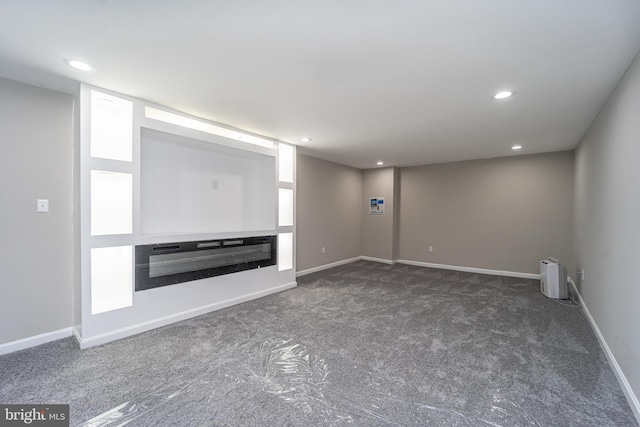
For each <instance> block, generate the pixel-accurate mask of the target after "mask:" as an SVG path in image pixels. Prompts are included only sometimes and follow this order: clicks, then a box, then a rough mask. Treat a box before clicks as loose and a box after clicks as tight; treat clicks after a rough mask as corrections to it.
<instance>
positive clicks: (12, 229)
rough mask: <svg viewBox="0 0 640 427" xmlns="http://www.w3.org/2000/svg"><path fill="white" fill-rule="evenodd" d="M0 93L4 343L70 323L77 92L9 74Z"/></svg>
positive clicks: (0, 332) (0, 336)
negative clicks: (43, 208)
mask: <svg viewBox="0 0 640 427" xmlns="http://www.w3.org/2000/svg"><path fill="white" fill-rule="evenodd" d="M0 93H1V94H2V95H1V96H0V136H1V138H2V142H1V143H0V174H1V175H0V176H1V177H2V179H0V194H1V195H2V209H0V226H1V227H2V233H1V234H2V239H3V244H2V245H0V271H1V272H2V277H1V279H0V293H1V295H2V297H1V298H0V344H2V343H7V342H11V341H15V340H18V339H22V338H26V337H30V336H35V335H39V334H43V333H47V332H52V331H56V330H59V329H63V328H67V327H70V326H72V323H73V319H72V318H73V307H72V305H73V283H72V282H73V274H72V269H73V261H72V259H73V258H72V257H73V249H72V245H73V220H72V215H73V211H72V207H73V192H72V187H73V185H72V179H73V173H72V149H73V97H72V96H70V95H65V94H61V93H58V92H53V91H49V90H45V89H40V88H36V87H33V86H28V85H25V84H22V83H17V82H13V81H10V80H5V79H0ZM37 199H47V200H49V212H48V213H37V212H36V200H37Z"/></svg>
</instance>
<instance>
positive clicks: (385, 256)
mask: <svg viewBox="0 0 640 427" xmlns="http://www.w3.org/2000/svg"><path fill="white" fill-rule="evenodd" d="M394 177H395V168H382V169H365V170H363V171H362V191H363V198H362V213H363V215H362V255H363V256H367V257H372V258H378V259H382V260H387V261H393V259H394V234H393V231H394V216H395V211H394V200H395V194H394V182H395V181H394ZM379 197H384V205H385V208H384V215H381V214H372V213H371V211H370V199H371V198H379Z"/></svg>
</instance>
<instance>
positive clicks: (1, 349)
mask: <svg viewBox="0 0 640 427" xmlns="http://www.w3.org/2000/svg"><path fill="white" fill-rule="evenodd" d="M72 329H73V328H71V327H69V328H64V329H58V330H57V331H51V332H46V333H44V334H40V335H35V336H32V337H27V338H23V339H21V340H16V341H11V342H8V343H5V344H0V355H2V354H8V353H13V352H14V351H20V350H24V349H26V348H30V347H35V346H37V345H40V344H45V343H48V342H51V341H55V340H59V339H62V338H67V337H70V336H71V335H72V333H73V332H72Z"/></svg>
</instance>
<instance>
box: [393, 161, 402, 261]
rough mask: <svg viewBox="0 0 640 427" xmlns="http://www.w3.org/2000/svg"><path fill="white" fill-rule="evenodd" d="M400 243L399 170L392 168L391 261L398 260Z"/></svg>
mask: <svg viewBox="0 0 640 427" xmlns="http://www.w3.org/2000/svg"><path fill="white" fill-rule="evenodd" d="M399 241H400V169H399V168H393V247H392V248H391V259H393V260H396V259H398V244H399Z"/></svg>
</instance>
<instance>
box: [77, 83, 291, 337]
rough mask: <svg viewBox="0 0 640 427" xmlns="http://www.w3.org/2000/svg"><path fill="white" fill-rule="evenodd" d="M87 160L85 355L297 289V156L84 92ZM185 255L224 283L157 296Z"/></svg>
mask: <svg viewBox="0 0 640 427" xmlns="http://www.w3.org/2000/svg"><path fill="white" fill-rule="evenodd" d="M79 152H80V154H79V155H80V175H81V176H80V193H81V194H80V199H81V200H80V207H81V303H80V304H81V313H82V315H81V321H80V322H79V324H78V325H76V329H77V330H76V335H77V336H78V338H79V340H80V344H81V346H82V347H83V348H84V347H90V346H92V345H97V344H101V343H104V342H108V341H112V340H114V339H117V338H121V337H124V336H128V335H132V334H135V333H139V332H142V331H145V330H149V329H152V328H155V327H158V326H162V325H165V324H168V323H172V322H175V321H179V320H182V319H186V318H189V317H193V316H196V315H200V314H204V313H206V312H209V311H213V310H216V309H219V308H223V307H227V306H229V305H233V304H237V303H240V302H243V301H247V300H250V299H254V298H258V297H261V296H265V295H268V294H270V293H273V292H278V291H281V290H284V289H288V288H291V287H293V286H295V285H296V282H295V257H294V254H295V249H294V244H295V158H296V156H295V146H292V145H288V144H284V143H279V142H277V141H271V140H268V139H266V138H262V137H259V136H257V135H252V134H249V133H246V132H243V131H240V130H237V129H231V128H228V127H225V126H222V125H218V124H214V123H210V122H207V121H206V120H202V119H198V118H194V117H190V116H188V115H185V114H182V113H179V112H176V111H173V110H171V109H168V108H165V107H162V106H158V105H154V104H150V103H148V102H145V101H142V100H139V99H135V98H132V97H129V96H126V95H121V94H116V93H112V92H110V91H106V90H103V89H98V88H93V87H91V86H88V85H82V87H81V94H80V151H79ZM263 236H264V241H262V240H261V238H262V237H263ZM256 241H257V244H255V242H256ZM176 242H177V243H176ZM247 242H251V243H254V244H255V246H252V248H253V249H251V250H250V251H249V252H248V255H247V256H248V257H249V258H248V259H249V261H242V263H240V265H239V266H236V265H235V264H234V265H232V266H229V264H227V261H226V260H221V257H220V256H219V255H218V253H222V252H224V253H225V254H226V255H225V256H227V258H234V260H235V257H236V254H237V253H239V252H240V251H241V249H240V246H241V245H248V244H249V243H247ZM273 242H277V243H273ZM185 243H188V245H191V246H189V247H193V248H197V250H200V251H201V252H198V254H200V255H203V256H205V257H208V260H209V261H211V260H214V261H211V262H214V263H217V264H215V268H213V270H215V269H216V268H222V270H221V272H214V273H212V275H210V276H206V277H205V275H202V274H200V273H201V272H202V271H203V270H205V268H200V267H199V266H198V265H196V264H197V263H199V262H200V259H201V258H202V256H200V257H199V258H198V261H196V262H193V261H190V262H191V264H192V265H194V267H193V270H194V271H195V275H194V276H193V277H191V276H189V277H190V278H188V279H186V280H184V281H180V282H179V283H176V282H172V284H170V286H165V285H158V286H157V287H156V285H155V284H153V281H154V280H155V279H156V277H155V276H154V274H155V275H157V276H162V273H158V271H160V270H161V269H162V268H165V267H166V266H170V264H171V263H172V262H178V263H181V264H182V265H184V264H185V263H184V262H183V259H182V258H183V257H182V253H181V254H177V255H175V257H173V258H171V257H167V256H166V253H165V252H166V251H167V250H172V248H177V247H179V246H180V245H183V244H185ZM136 247H137V248H138V249H136ZM140 248H146V249H145V250H147V252H149V251H152V252H153V251H154V250H156V249H157V250H158V251H159V252H158V255H157V256H156V255H152V256H151V257H149V255H148V254H147V258H146V261H145V262H146V264H144V266H146V271H147V272H150V273H148V274H150V275H151V276H152V277H150V278H148V280H149V281H150V282H152V286H150V287H146V288H141V287H140V286H138V285H137V283H138V282H139V280H137V279H136V275H138V276H140V275H141V271H142V269H141V268H140V265H141V261H140V259H142V258H141V257H140V255H139V254H140V253H141V252H143V250H142V249H140ZM181 250H182V249H181ZM218 250H219V251H218ZM216 251H218V252H216ZM137 254H138V255H137ZM276 254H277V258H276ZM154 256H155V260H156V261H153V262H152V261H151V259H152V258H153V257H154ZM167 260H168V261H167ZM176 260H177V261H176ZM276 260H277V261H276ZM209 261H207V262H209ZM233 262H235V263H236V264H237V261H233ZM154 263H155V264H154ZM187 264H188V263H187ZM249 265H251V266H252V267H251V269H248V268H249V267H247V266H249ZM158 266H160V267H158ZM207 268H209V267H207ZM207 271H208V270H207ZM154 272H155V273H154ZM190 273H191V272H190ZM138 284H139V283H138ZM136 289H144V290H138V291H136Z"/></svg>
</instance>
